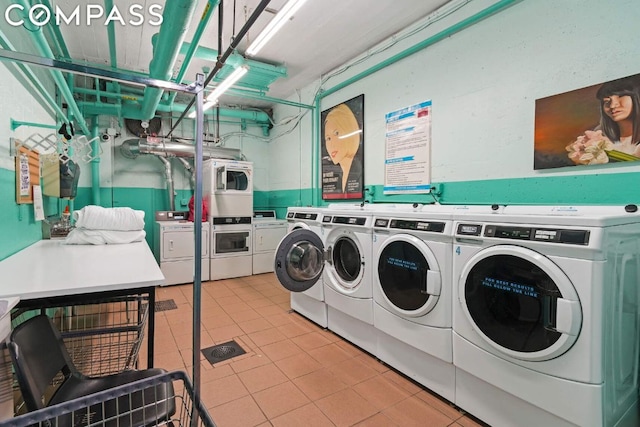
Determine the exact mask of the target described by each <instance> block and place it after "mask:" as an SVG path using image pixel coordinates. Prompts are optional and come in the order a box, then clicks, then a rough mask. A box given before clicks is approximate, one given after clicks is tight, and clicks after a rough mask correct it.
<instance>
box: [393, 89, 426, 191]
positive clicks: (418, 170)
mask: <svg viewBox="0 0 640 427" xmlns="http://www.w3.org/2000/svg"><path fill="white" fill-rule="evenodd" d="M385 122H386V132H385V161H384V194H409V193H411V194H416V193H428V192H429V191H431V176H430V175H431V174H430V171H431V100H429V101H425V102H421V103H419V104H415V105H412V106H410V107H406V108H403V109H401V110H397V111H392V112H390V113H387V114H386V115H385Z"/></svg>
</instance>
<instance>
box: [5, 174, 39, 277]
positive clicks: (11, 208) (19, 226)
mask: <svg viewBox="0 0 640 427" xmlns="http://www.w3.org/2000/svg"><path fill="white" fill-rule="evenodd" d="M15 194H16V175H15V172H14V171H10V170H7V169H2V168H0V195H1V196H0V197H1V200H2V205H1V206H2V209H0V236H2V237H1V238H0V242H1V243H0V259H4V258H6V257H8V256H9V255H12V254H14V253H16V252H18V251H19V250H20V249H24V248H26V247H27V246H29V245H30V244H32V243H34V242H36V241H38V240H40V239H41V238H42V228H41V226H40V223H39V222H36V220H35V216H34V214H33V205H31V204H29V205H26V204H25V205H18V204H16V196H15ZM8 279H10V278H8V277H3V278H2V280H8Z"/></svg>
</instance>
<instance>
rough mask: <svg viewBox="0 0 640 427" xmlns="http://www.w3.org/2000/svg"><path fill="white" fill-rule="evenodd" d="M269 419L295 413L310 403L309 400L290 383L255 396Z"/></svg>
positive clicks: (260, 392)
mask: <svg viewBox="0 0 640 427" xmlns="http://www.w3.org/2000/svg"><path fill="white" fill-rule="evenodd" d="M253 398H254V399H255V400H256V402H257V403H258V405H259V406H260V409H262V412H264V413H265V415H266V416H267V418H268V419H273V418H276V417H278V416H279V415H282V414H285V413H287V412H290V411H293V410H294V409H297V408H300V407H301V406H304V405H306V404H308V403H309V399H308V398H307V397H306V396H305V395H304V393H302V392H301V391H300V390H299V389H298V388H297V387H296V386H295V385H294V384H293V383H291V382H290V381H288V382H286V383H283V384H280V385H277V386H275V387H271V388H268V389H266V390H262V391H259V392H257V393H254V394H253Z"/></svg>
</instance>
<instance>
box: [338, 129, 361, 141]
mask: <svg viewBox="0 0 640 427" xmlns="http://www.w3.org/2000/svg"><path fill="white" fill-rule="evenodd" d="M359 133H362V129H358V130H354V131H353V132H349V133H347V134H345V135H340V136H339V137H338V139H345V138H349V137H350V136H353V135H357V134H359Z"/></svg>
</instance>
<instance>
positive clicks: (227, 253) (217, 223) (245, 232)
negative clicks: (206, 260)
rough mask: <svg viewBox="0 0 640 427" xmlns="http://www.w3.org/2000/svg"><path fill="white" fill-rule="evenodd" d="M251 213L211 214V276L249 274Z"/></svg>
mask: <svg viewBox="0 0 640 427" xmlns="http://www.w3.org/2000/svg"><path fill="white" fill-rule="evenodd" d="M251 234H252V229H251V217H250V216H237V217H213V218H211V251H210V253H211V270H210V271H211V274H210V280H221V279H231V278H234V277H244V276H251V273H252V268H253V267H252V258H253V251H252V248H251V246H252V245H251V243H252V241H251V240H252V239H251Z"/></svg>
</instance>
